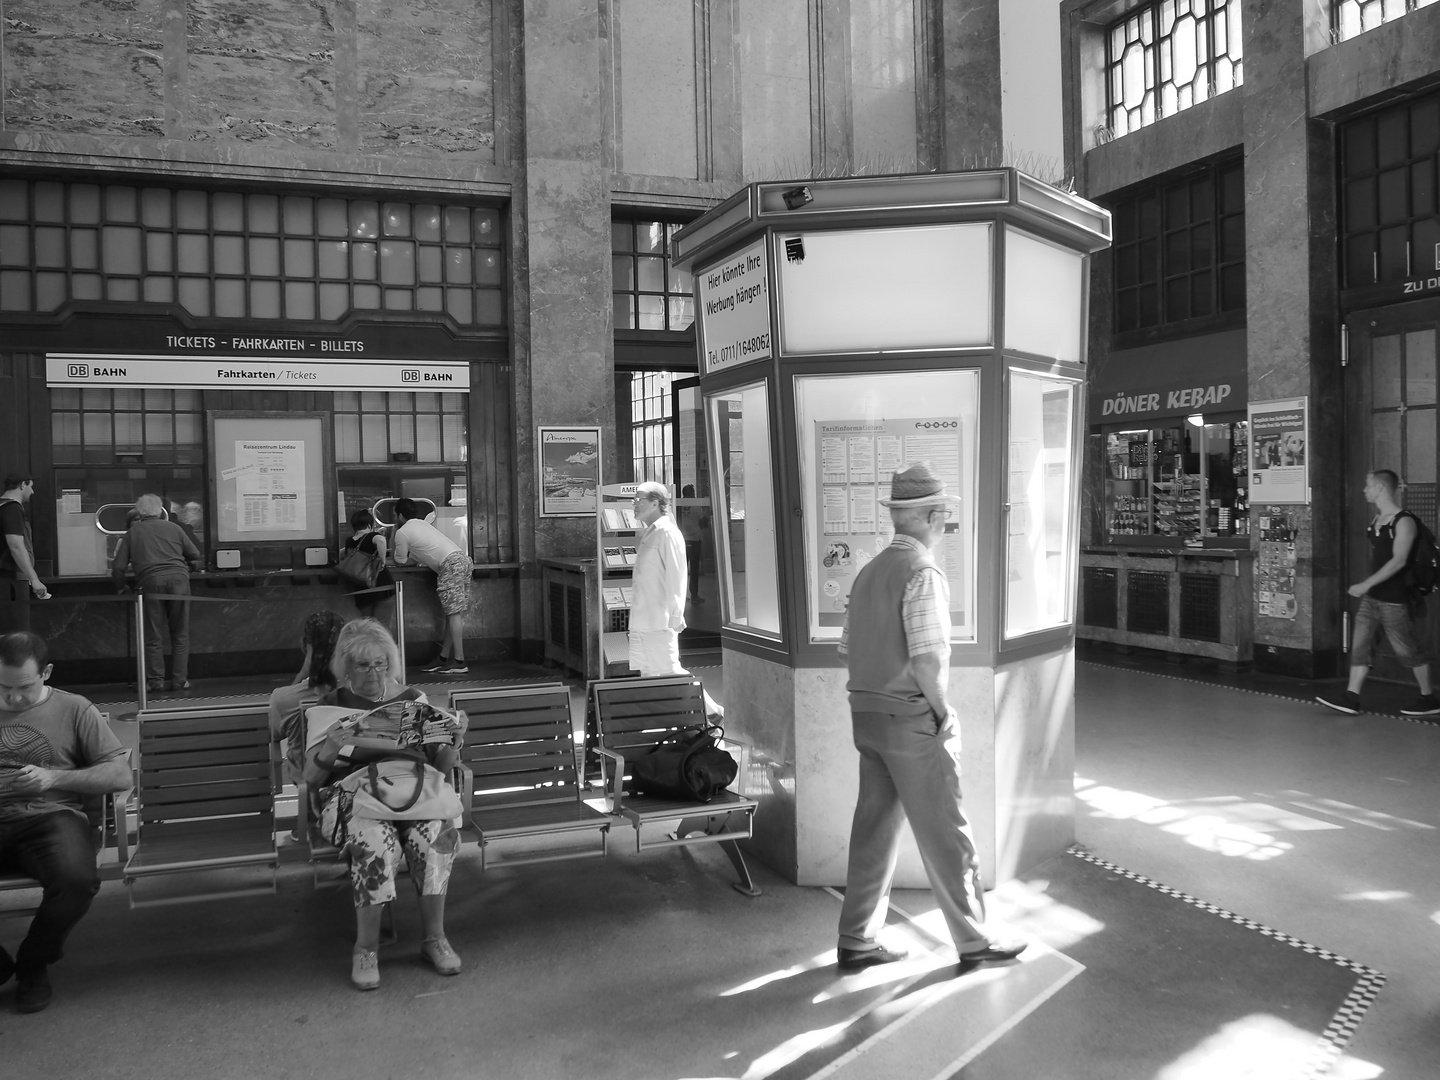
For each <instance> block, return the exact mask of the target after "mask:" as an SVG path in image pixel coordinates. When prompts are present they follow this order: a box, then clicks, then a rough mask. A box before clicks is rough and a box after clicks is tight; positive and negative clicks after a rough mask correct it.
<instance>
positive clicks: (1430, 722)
mask: <svg viewBox="0 0 1440 1080" xmlns="http://www.w3.org/2000/svg"><path fill="white" fill-rule="evenodd" d="M1076 663H1079V664H1084V665H1085V666H1086V667H1093V668H1104V669H1105V670H1107V671H1130V672H1134V673H1135V674H1136V675H1149V676H1150V677H1151V678H1152V679H1170V680H1172V681H1174V682H1183V683H1190V684H1191V685H1192V686H1213V687H1215V688H1216V689H1217V690H1233V691H1235V692H1236V693H1237V694H1253V695H1255V696H1256V697H1265V698H1275V699H1276V700H1278V701H1297V702H1299V703H1300V704H1302V705H1303V704H1305V699H1304V698H1298V697H1293V696H1291V695H1290V694H1275V693H1271V692H1270V691H1269V690H1252V689H1251V688H1250V687H1248V686H1231V685H1230V684H1229V683H1219V682H1210V681H1208V680H1206V679H1187V678H1186V677H1185V676H1184V675H1167V674H1165V673H1163V672H1159V671H1147V670H1146V669H1144V668H1134V667H1127V666H1125V665H1124V664H1107V663H1105V662H1104V661H1103V660H1077V661H1076ZM1314 704H1315V705H1316V707H1317V708H1320V709H1324V708H1325V706H1323V705H1320V704H1319V703H1318V702H1315V703H1314ZM1360 715H1361V716H1383V717H1384V718H1385V719H1386V720H1404V721H1405V722H1406V723H1407V724H1425V725H1427V726H1429V727H1440V716H1401V715H1400V714H1399V713H1388V712H1368V711H1366V710H1363V709H1362V710H1361V712H1360Z"/></svg>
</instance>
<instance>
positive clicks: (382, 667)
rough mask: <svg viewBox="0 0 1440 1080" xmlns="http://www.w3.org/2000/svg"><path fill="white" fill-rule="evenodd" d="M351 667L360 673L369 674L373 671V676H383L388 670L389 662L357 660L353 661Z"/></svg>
mask: <svg viewBox="0 0 1440 1080" xmlns="http://www.w3.org/2000/svg"><path fill="white" fill-rule="evenodd" d="M353 666H354V668H355V670H356V671H362V672H365V673H366V674H369V673H370V672H372V671H373V672H374V673H375V674H377V675H384V674H385V673H386V672H387V671H389V670H390V661H389V660H357V661H355V663H354V665H353Z"/></svg>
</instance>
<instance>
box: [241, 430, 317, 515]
mask: <svg viewBox="0 0 1440 1080" xmlns="http://www.w3.org/2000/svg"><path fill="white" fill-rule="evenodd" d="M228 472H229V475H228V476H226V477H225V478H226V479H230V478H231V477H233V478H234V480H235V486H236V494H237V497H238V501H239V517H238V520H237V522H236V526H235V527H236V529H237V531H239V532H242V533H244V532H270V531H280V532H300V533H303V532H304V531H305V499H306V491H305V444H304V443H302V442H251V441H248V440H237V441H236V443H235V467H234V468H233V469H231V470H228Z"/></svg>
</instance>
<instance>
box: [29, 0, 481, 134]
mask: <svg viewBox="0 0 1440 1080" xmlns="http://www.w3.org/2000/svg"><path fill="white" fill-rule="evenodd" d="M0 10H3V15H4V18H5V24H6V25H5V34H4V36H3V46H4V54H3V65H0V66H3V71H4V79H3V84H0V92H3V95H4V101H3V109H0V115H3V121H0V123H3V127H4V129H6V130H10V131H16V132H32V133H34V132H53V133H67V134H84V135H93V136H130V137H135V138H149V139H158V138H170V139H183V140H186V141H189V142H195V143H202V144H203V143H225V144H237V143H238V144H245V145H248V146H251V147H256V148H262V149H263V148H276V149H278V148H298V149H304V150H315V151H325V152H336V151H342V152H357V151H358V152H361V153H369V154H385V155H402V154H403V155H416V156H420V157H438V158H446V157H449V158H470V159H474V160H476V161H485V162H488V161H492V160H493V158H494V153H493V146H494V142H495V118H494V107H493V103H494V86H493V69H494V62H493V57H492V43H491V33H492V27H491V8H490V5H489V4H484V3H474V2H472V0H413V2H407V3H405V4H402V5H393V4H388V3H382V2H379V0H312V2H310V3H304V4H299V3H294V2H293V0H248V2H247V3H245V4H243V5H240V4H235V3H233V2H231V0H77V2H74V3H67V4H56V3H53V2H50V0H4V2H3V3H0Z"/></svg>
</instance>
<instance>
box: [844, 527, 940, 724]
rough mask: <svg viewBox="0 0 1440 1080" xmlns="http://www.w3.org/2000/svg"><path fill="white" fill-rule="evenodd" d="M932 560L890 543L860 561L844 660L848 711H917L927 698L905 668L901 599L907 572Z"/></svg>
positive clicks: (926, 704)
mask: <svg viewBox="0 0 1440 1080" xmlns="http://www.w3.org/2000/svg"><path fill="white" fill-rule="evenodd" d="M926 565H933V563H932V562H931V559H930V556H929V553H928V552H924V553H922V552H919V551H915V550H914V549H913V548H910V547H907V546H904V545H900V546H895V545H891V546H890V547H887V548H886V549H885V550H884V551H882V552H881V553H880V554H879V555H876V556H875V558H873V559H871V560H870V562H869V563H868V564H867V565H866V566H865V568H864V569H863V570H861V571H860V574H859V576H858V577H856V579H855V585H854V586H853V587H852V588H851V590H850V632H849V641H848V646H849V664H850V681H849V682H847V683H846V684H845V689H847V690H849V691H850V709H851V711H852V712H882V713H897V714H903V715H906V716H919V715H923V714H925V713H928V712H929V711H930V703H929V702H928V701H927V700H926V699H925V694H924V692H923V691H921V689H920V684H919V683H918V682H917V681H916V679H915V673H914V671H913V670H912V669H911V667H910V652H909V649H908V648H907V647H906V643H905V620H904V617H903V614H902V611H901V601H902V600H903V599H904V596H905V585H906V583H907V582H909V580H910V575H911V574H913V573H914V572H915V571H916V570H918V569H920V567H922V566H926Z"/></svg>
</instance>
